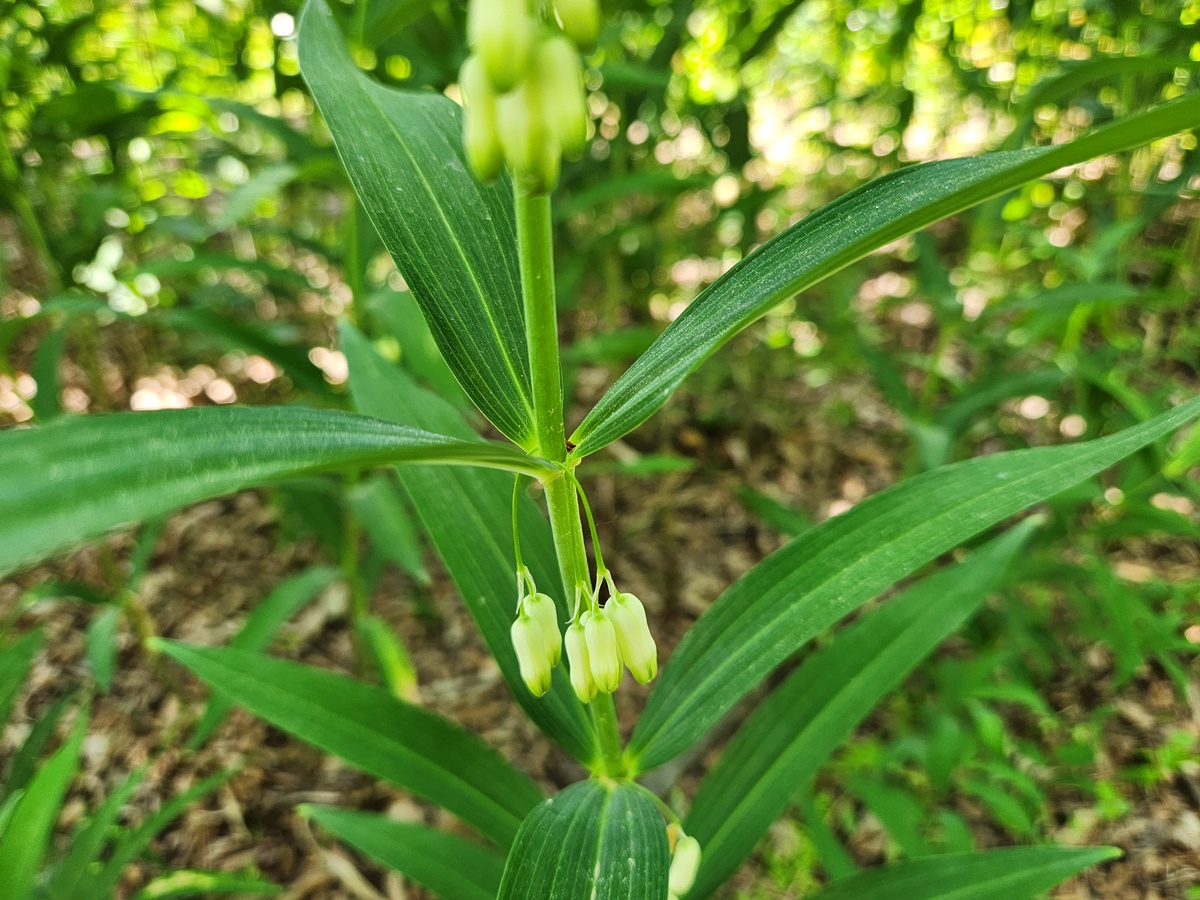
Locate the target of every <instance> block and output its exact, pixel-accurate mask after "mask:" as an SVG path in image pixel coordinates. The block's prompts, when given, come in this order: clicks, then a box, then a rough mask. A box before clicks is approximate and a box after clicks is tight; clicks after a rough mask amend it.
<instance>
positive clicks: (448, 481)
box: [342, 325, 596, 762]
mask: <svg viewBox="0 0 1200 900" xmlns="http://www.w3.org/2000/svg"><path fill="white" fill-rule="evenodd" d="M342 351H343V352H344V353H345V354H346V359H347V361H348V362H349V364H350V392H351V395H352V397H353V398H354V404H355V406H356V407H358V409H359V410H361V411H362V412H365V413H369V414H370V415H374V416H379V417H380V418H383V419H388V420H389V421H395V422H402V423H404V424H406V425H414V426H418V427H422V428H430V427H436V428H438V429H444V430H445V431H446V432H447V433H449V434H452V435H454V436H455V437H462V438H464V439H466V438H469V437H471V435H472V433H471V429H470V428H469V427H468V426H467V425H466V423H464V422H463V420H462V417H461V416H460V415H459V414H458V413H457V412H456V411H455V410H454V408H453V407H451V406H450V405H449V404H448V403H446V402H445V401H443V400H441V399H439V398H438V397H435V396H434V395H433V394H430V393H429V392H427V391H424V390H422V389H421V388H419V387H417V385H416V384H415V383H414V382H413V381H412V379H411V378H409V377H408V376H407V375H406V374H405V373H404V372H402V371H401V370H400V369H399V368H397V367H396V366H393V365H390V364H389V363H388V362H387V361H386V360H384V359H383V358H382V357H381V356H380V355H379V354H378V353H376V352H375V350H374V348H372V347H371V345H370V343H368V342H367V340H366V339H365V338H364V337H363V336H362V335H361V334H360V333H359V332H357V331H355V330H354V329H353V328H351V327H350V326H348V325H345V326H343V328H342ZM397 474H398V475H399V478H400V483H401V484H402V485H403V486H404V489H405V491H407V492H408V496H409V499H410V500H411V501H412V505H413V508H414V509H415V510H416V511H417V515H418V517H419V518H420V519H421V524H422V525H423V526H424V528H425V532H426V533H427V534H428V535H429V537H430V540H432V542H433V545H434V547H435V548H436V549H437V552H438V555H439V556H440V557H441V558H442V561H443V562H444V563H445V564H446V569H447V570H448V571H449V572H450V576H451V577H452V578H453V579H454V583H455V585H456V586H457V587H458V590H459V593H460V594H461V595H462V597H463V600H464V601H465V602H466V604H467V607H468V609H470V610H471V616H472V618H474V619H475V624H476V625H477V626H478V627H479V631H480V633H481V634H482V635H483V638H484V640H485V641H486V642H487V645H488V649H489V650H491V652H492V655H493V656H494V657H496V661H497V662H498V663H499V665H500V671H501V672H502V673H503V674H504V678H505V680H506V681H507V682H508V684H509V685H510V687H511V688H512V692H513V696H514V697H516V700H517V702H518V703H520V704H521V706H522V708H523V709H524V710H525V712H526V714H527V715H528V716H529V718H530V719H532V720H533V721H534V722H535V723H536V724H537V726H538V727H539V728H541V729H542V730H543V731H545V732H546V734H548V735H550V737H552V738H553V739H554V740H556V741H557V742H558V743H559V744H561V745H562V747H563V748H564V749H565V750H566V751H567V752H568V753H571V754H572V755H573V756H575V757H576V758H577V759H580V760H583V761H585V762H586V761H590V760H591V758H592V757H593V755H594V754H595V752H596V743H595V740H594V734H593V732H592V730H591V728H590V723H589V721H588V719H587V718H586V711H585V709H584V707H583V705H582V704H580V702H579V700H578V699H576V697H575V692H574V691H572V690H571V686H570V683H569V682H568V680H567V677H566V674H565V672H564V668H565V667H562V666H560V667H559V668H557V669H556V670H555V677H554V686H553V687H552V688H551V690H550V693H549V694H547V695H546V696H545V697H540V698H539V697H534V696H533V695H532V694H530V693H529V690H528V689H527V688H526V687H525V684H524V682H522V681H521V674H520V670H519V669H518V666H517V657H516V654H515V653H514V652H513V648H512V641H511V639H510V637H509V628H510V627H511V626H512V620H513V614H514V613H513V603H514V600H515V593H516V592H515V590H514V586H515V581H516V562H515V559H514V555H513V539H512V525H511V522H512V492H513V483H512V479H511V478H508V477H505V476H503V475H498V474H497V473H494V472H483V471H474V470H470V469H457V470H450V469H443V470H434V469H426V470H422V471H418V470H417V469H414V468H401V469H398V470H397ZM519 509H520V528H521V553H522V556H523V557H524V562H525V564H526V565H528V566H529V568H530V569H531V570H532V571H533V574H534V577H535V578H536V579H537V583H538V587H539V588H540V589H541V590H543V591H545V592H546V593H547V594H550V595H551V596H553V597H554V598H555V601H556V602H557V603H558V604H559V612H560V621H565V620H566V618H567V615H568V609H567V605H566V598H565V597H564V595H563V592H562V587H561V585H562V580H561V578H560V577H559V574H558V563H557V560H556V557H555V555H554V542H553V539H552V538H551V535H550V526H549V524H548V523H547V522H546V519H545V518H544V517H543V516H542V515H541V514H540V513H539V512H538V511H537V509H535V508H534V506H533V504H532V503H531V502H529V501H528V500H526V499H525V498H521V504H520V507H519Z"/></svg>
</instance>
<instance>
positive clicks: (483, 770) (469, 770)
mask: <svg viewBox="0 0 1200 900" xmlns="http://www.w3.org/2000/svg"><path fill="white" fill-rule="evenodd" d="M154 646H155V647H157V648H159V649H161V650H163V651H164V652H165V653H167V654H168V655H169V656H171V657H173V658H174V659H176V660H178V661H179V662H181V663H183V664H184V665H185V666H187V667H188V668H189V669H191V670H192V671H193V672H195V673H196V674H197V675H199V676H200V677H201V678H202V679H204V680H205V681H206V682H207V683H208V684H209V685H210V686H211V687H212V688H214V689H215V690H217V691H219V692H220V693H221V694H222V695H225V696H227V697H228V698H229V699H231V700H232V701H233V702H234V703H237V704H238V705H240V706H243V707H245V708H246V709H248V710H249V711H250V712H252V713H254V714H255V715H256V716H259V717H261V718H263V719H265V720H266V721H268V722H270V723H271V724H272V725H274V726H276V727H277V728H282V729H283V730H284V731H287V732H290V733H291V734H294V735H295V736H296V737H298V738H300V739H301V740H302V741H306V742H308V743H310V744H312V745H313V746H315V747H319V748H320V749H322V750H324V751H325V752H326V753H332V754H334V755H336V756H340V757H341V758H342V759H344V760H346V762H348V763H350V764H351V765H353V766H357V767H358V768H360V769H362V770H363V771H365V772H370V773H371V774H372V775H375V776H376V777H378V778H385V779H387V780H388V781H390V782H392V783H393V784H396V785H399V786H400V787H403V788H407V789H408V790H410V791H412V792H413V793H415V794H419V795H421V796H422V797H425V798H426V799H427V800H430V801H432V802H434V803H437V804H440V805H441V806H444V807H446V809H448V810H449V811H450V812H452V813H454V814H455V815H456V816H458V817H459V818H461V819H462V820H463V821H464V822H466V823H467V824H469V825H471V826H472V827H474V828H476V829H477V830H478V831H479V832H480V834H483V835H484V836H485V837H488V838H490V839H491V840H493V841H495V842H496V843H497V844H499V845H500V846H502V847H507V846H508V844H509V842H510V841H511V840H512V838H513V835H515V834H516V832H517V828H518V826H519V825H520V824H521V820H522V819H523V818H524V817H525V815H526V813H528V812H529V810H531V809H533V807H535V806H536V805H537V803H538V801H539V800H541V798H542V793H541V791H539V790H538V788H537V785H535V784H534V783H533V782H532V781H530V780H529V779H528V778H527V777H525V776H524V775H522V774H521V773H520V772H518V771H517V770H516V769H514V768H513V767H512V766H511V765H509V764H508V763H507V762H506V761H505V760H504V758H503V757H502V756H501V755H500V754H499V753H497V752H496V751H495V750H493V749H492V748H491V747H489V746H488V745H487V744H485V743H484V742H483V741H481V740H480V739H479V738H477V737H475V735H473V734H471V733H470V732H467V731H464V730H463V729H462V728H459V727H458V726H457V725H455V724H454V723H453V722H450V721H449V720H447V719H444V718H442V717H441V716H439V715H436V714H434V713H432V712H430V711H429V710H426V709H422V708H421V707H419V706H413V705H412V704H411V703H404V702H403V701H401V700H397V699H396V698H395V697H394V696H392V694H391V693H389V692H388V691H387V690H386V689H385V688H381V687H378V686H377V685H373V684H367V683H365V682H362V681H358V680H357V679H354V678H348V677H346V676H344V675H338V674H336V673H334V672H326V671H324V670H322V669H315V668H313V667H311V666H302V665H299V664H298V663H293V662H287V661H285V660H281V659H273V658H272V657H269V656H264V655H262V654H260V653H252V652H247V651H245V650H233V649H229V648H212V647H193V646H190V645H188V644H180V643H175V642H173V641H162V640H156V641H155V642H154Z"/></svg>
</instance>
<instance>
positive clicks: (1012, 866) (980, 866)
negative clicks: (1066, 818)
mask: <svg viewBox="0 0 1200 900" xmlns="http://www.w3.org/2000/svg"><path fill="white" fill-rule="evenodd" d="M1120 855H1121V851H1120V850H1118V849H1117V848H1116V847H1009V848H1004V849H1002V850H983V851H978V852H974V853H950V854H947V855H945V856H928V857H924V858H921V859H906V860H904V861H902V862H898V863H892V864H891V865H889V866H882V867H880V868H878V869H870V870H868V871H866V872H862V873H861V874H858V875H854V876H852V877H850V878H847V879H846V880H845V881H839V882H838V883H837V884H835V885H833V887H829V888H826V889H825V890H823V891H820V892H819V893H817V894H815V895H814V896H813V900H895V898H897V897H903V898H904V900H1027V898H1029V897H1036V896H1038V895H1040V894H1041V893H1042V892H1043V891H1048V890H1050V888H1052V887H1054V886H1055V885H1056V884H1059V883H1060V882H1063V881H1065V880H1066V879H1068V878H1070V877H1071V876H1072V875H1074V874H1075V873H1076V872H1079V871H1082V870H1083V869H1086V868H1087V867H1088V866H1094V865H1095V864H1096V863H1100V862H1104V861H1105V860H1107V859H1115V858H1116V857H1118V856H1120Z"/></svg>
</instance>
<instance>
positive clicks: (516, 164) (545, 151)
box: [496, 69, 562, 194]
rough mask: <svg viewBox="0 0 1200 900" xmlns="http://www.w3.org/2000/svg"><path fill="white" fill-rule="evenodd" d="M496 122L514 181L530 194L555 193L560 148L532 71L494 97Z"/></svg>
mask: <svg viewBox="0 0 1200 900" xmlns="http://www.w3.org/2000/svg"><path fill="white" fill-rule="evenodd" d="M496 121H497V124H498V126H499V128H500V146H501V147H503V148H504V158H505V160H506V161H507V162H508V168H509V171H510V172H512V176H513V178H514V179H515V180H516V182H517V183H518V184H519V185H520V186H521V187H522V188H524V189H525V190H526V191H529V192H530V193H535V194H542V193H548V192H549V191H552V190H554V186H555V185H556V184H558V172H559V167H560V166H561V165H562V147H561V146H560V145H559V143H558V138H557V137H555V135H554V133H553V132H552V131H551V130H550V128H549V124H548V123H547V121H546V114H545V108H544V105H543V103H542V87H541V84H540V83H539V79H538V77H537V73H536V72H535V71H533V70H532V69H531V70H530V72H528V73H527V75H526V77H525V78H523V79H522V80H521V83H520V84H519V85H517V87H516V88H515V89H514V90H512V91H510V92H509V93H507V94H504V95H503V96H500V97H497V98H496Z"/></svg>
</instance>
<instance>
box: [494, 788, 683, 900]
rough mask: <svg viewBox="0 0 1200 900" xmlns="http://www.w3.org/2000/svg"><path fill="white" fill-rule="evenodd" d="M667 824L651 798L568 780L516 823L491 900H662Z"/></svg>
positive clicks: (634, 790) (639, 792)
mask: <svg viewBox="0 0 1200 900" xmlns="http://www.w3.org/2000/svg"><path fill="white" fill-rule="evenodd" d="M668 863H669V851H668V848H667V826H666V823H665V822H663V817H662V814H661V813H660V812H659V811H658V808H657V807H656V806H655V804H654V800H653V798H652V797H651V795H650V794H649V793H648V792H647V791H646V790H645V789H644V788H641V787H638V786H637V785H634V784H623V783H620V782H613V781H608V780H603V781H584V782H581V783H579V784H573V785H571V786H570V787H569V788H567V789H566V790H565V791H563V792H562V793H560V794H557V795H556V796H554V797H551V798H550V799H549V800H547V801H546V802H545V803H543V804H542V805H541V806H539V807H538V808H537V809H535V810H534V811H533V812H532V813H530V814H529V817H528V818H527V819H526V820H525V821H524V822H523V823H522V824H521V830H520V832H519V833H518V834H517V839H516V840H515V841H513V845H512V849H511V850H509V852H508V862H507V863H505V866H504V881H503V883H501V885H500V893H499V894H497V895H496V896H497V900H528V898H530V897H538V898H540V900H580V898H584V897H595V898H600V897H603V898H604V900H662V898H663V897H665V896H666V893H667V868H668Z"/></svg>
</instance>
